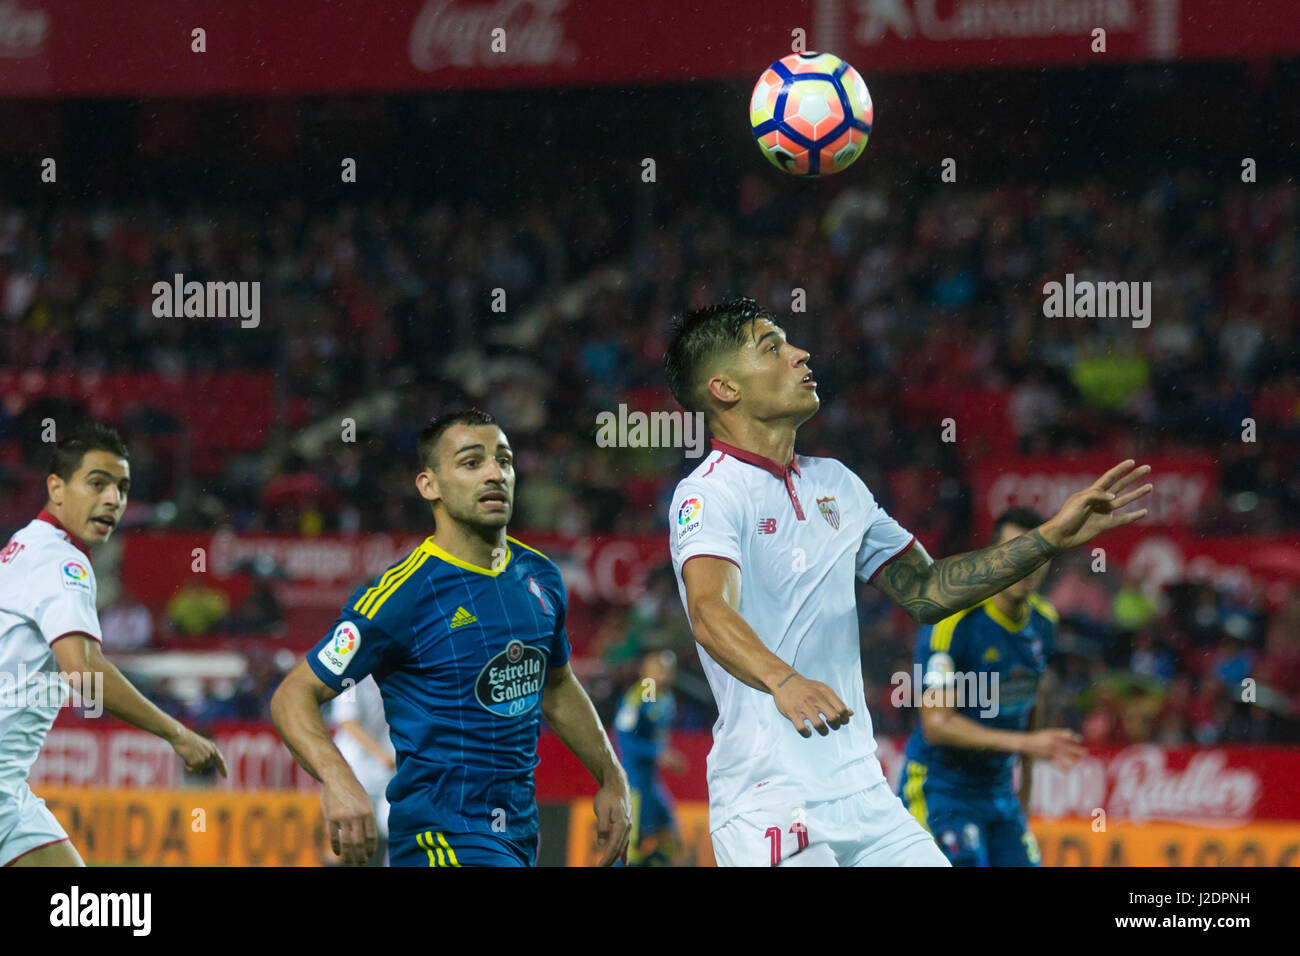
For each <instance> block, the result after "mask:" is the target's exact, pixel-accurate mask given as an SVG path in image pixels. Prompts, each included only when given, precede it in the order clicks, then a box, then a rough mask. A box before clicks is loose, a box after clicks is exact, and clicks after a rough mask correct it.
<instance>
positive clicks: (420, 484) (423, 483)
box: [415, 468, 442, 502]
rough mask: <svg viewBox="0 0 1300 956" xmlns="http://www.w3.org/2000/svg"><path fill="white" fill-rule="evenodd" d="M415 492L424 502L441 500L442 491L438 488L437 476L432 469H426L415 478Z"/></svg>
mask: <svg viewBox="0 0 1300 956" xmlns="http://www.w3.org/2000/svg"><path fill="white" fill-rule="evenodd" d="M415 490H416V491H418V492H419V493H420V497H421V498H423V499H424V500H425V501H430V502H433V501H441V500H442V489H441V488H439V487H438V474H437V472H435V471H434V470H433V469H432V468H426V469H424V471H422V472H420V473H419V474H418V475H416V476H415Z"/></svg>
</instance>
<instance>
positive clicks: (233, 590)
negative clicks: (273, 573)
mask: <svg viewBox="0 0 1300 956" xmlns="http://www.w3.org/2000/svg"><path fill="white" fill-rule="evenodd" d="M425 537H426V535H422V534H365V535H337V534H336V535H321V536H319V537H315V538H303V537H300V536H297V535H274V534H234V533H232V532H217V533H196V532H186V533H180V532H177V533H171V532H162V533H148V532H134V531H133V532H131V533H130V534H127V535H125V536H124V537H123V557H122V583H123V585H124V586H125V588H126V590H127V592H128V593H129V594H130V595H131V597H132V598H134V599H135V600H137V601H141V602H143V603H144V604H147V605H150V606H152V607H161V606H162V605H164V604H166V602H167V600H168V599H169V598H170V597H171V596H172V595H173V594H175V593H176V592H177V591H178V590H180V588H181V587H182V586H183V585H184V584H185V582H186V581H187V580H191V579H195V578H200V579H201V580H202V583H203V584H205V585H207V586H211V587H214V588H217V589H219V590H221V591H224V592H225V593H226V594H227V596H228V597H229V599H230V602H231V606H232V607H234V606H236V605H237V604H238V602H239V601H241V600H242V599H243V598H244V596H245V594H247V592H248V590H249V587H250V586H251V578H250V577H249V575H248V574H247V573H246V569H247V568H248V567H250V565H251V563H252V562H254V561H258V560H261V561H266V560H269V561H270V562H272V563H273V564H274V565H275V567H277V568H278V569H279V570H280V572H281V573H282V575H283V576H282V577H279V578H277V579H276V580H275V583H274V585H273V586H274V589H275V592H276V596H277V598H278V599H279V601H280V603H281V605H282V607H283V608H284V610H285V617H286V619H287V621H288V622H289V624H290V628H289V630H290V631H291V633H290V634H289V635H288V637H287V640H288V643H289V644H290V645H291V646H295V647H297V646H300V645H302V644H303V642H306V643H307V644H311V643H314V642H315V641H316V639H317V638H319V637H320V636H321V635H322V634H324V632H325V631H326V630H327V629H328V628H329V626H330V625H331V624H332V623H333V622H334V620H335V618H336V617H337V616H338V613H339V610H340V609H341V608H342V606H343V602H344V601H346V600H347V598H348V595H349V594H351V593H352V592H353V591H354V590H355V589H356V588H357V587H359V586H360V585H362V584H364V583H368V582H369V581H371V580H372V579H373V578H374V577H376V576H377V575H379V574H381V573H383V571H384V569H385V568H387V567H389V566H391V565H392V564H394V563H396V562H397V561H400V560H401V559H402V558H403V557H404V556H405V555H407V554H409V553H410V551H411V550H412V549H413V548H415V547H417V546H418V545H419V544H420V542H421V541H423V540H424V539H425ZM512 537H516V538H517V539H518V540H520V541H523V542H524V543H526V544H527V545H529V547H533V548H536V549H537V550H539V551H541V552H542V553H543V554H545V555H546V556H547V557H549V558H550V559H551V560H552V561H554V562H555V563H556V565H558V566H559V568H560V571H561V573H562V574H563V575H564V583H565V587H566V588H567V589H568V593H569V611H570V614H569V620H570V624H571V629H573V630H574V633H575V635H576V636H577V638H578V639H580V638H581V633H583V632H581V631H580V630H578V628H580V627H582V626H584V625H585V623H586V619H585V614H586V609H587V608H588V607H591V606H594V605H599V604H601V603H612V604H621V605H626V604H630V603H631V602H633V601H635V600H636V599H637V598H638V597H640V596H641V593H642V590H643V588H644V586H645V579H646V575H647V574H649V573H650V571H652V570H654V568H655V567H657V566H659V565H661V564H664V563H666V562H667V560H668V539H667V535H643V536H599V535H597V536H591V537H587V536H583V537H573V536H567V535H557V534H549V533H538V534H533V533H530V532H527V531H520V532H518V533H517V534H512ZM200 558H201V559H202V561H203V562H204V563H203V564H202V565H201V566H202V567H204V568H205V570H204V571H202V572H201V573H200V572H198V571H197V570H196V568H197V567H199V566H200V565H197V564H196V562H197V561H198V560H199V559H200ZM241 569H244V570H241Z"/></svg>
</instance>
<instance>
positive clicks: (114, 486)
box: [0, 423, 226, 866]
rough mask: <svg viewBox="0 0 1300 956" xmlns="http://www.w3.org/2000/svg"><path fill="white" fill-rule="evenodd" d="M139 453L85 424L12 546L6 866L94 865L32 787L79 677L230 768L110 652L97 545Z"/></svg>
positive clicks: (8, 556) (113, 708)
mask: <svg viewBox="0 0 1300 956" xmlns="http://www.w3.org/2000/svg"><path fill="white" fill-rule="evenodd" d="M129 458H130V455H129V453H128V451H127V448H126V445H125V444H124V443H123V441H122V439H121V437H120V436H119V435H118V434H117V432H116V431H114V430H113V429H111V428H108V427H106V426H104V425H100V424H95V423H89V424H86V425H82V426H81V427H79V428H77V429H74V430H73V431H72V432H71V433H70V434H69V435H68V437H67V438H66V439H64V440H63V441H62V442H60V443H58V445H56V447H55V450H54V454H53V456H52V457H51V459H50V465H49V469H48V471H47V473H46V477H45V495H46V499H45V507H44V509H42V511H41V513H40V514H38V515H37V516H36V518H35V519H34V520H33V521H32V522H31V523H30V524H28V525H27V526H26V527H24V528H21V529H19V530H18V531H17V532H15V534H14V536H13V537H12V538H10V539H9V543H8V544H6V545H5V546H4V548H3V549H0V688H3V689H2V690H0V865H4V866H9V865H14V866H82V865H84V864H83V863H82V860H81V856H80V854H78V853H77V850H76V848H75V847H73V845H72V843H71V842H70V841H69V840H68V834H67V833H66V832H65V831H64V829H63V827H62V826H60V825H59V822H58V820H56V819H55V818H54V815H53V814H52V813H50V811H49V809H48V808H47V807H46V806H45V801H44V800H41V799H40V798H39V797H37V796H35V795H33V794H32V791H31V788H30V787H28V785H27V775H28V772H29V771H30V770H31V766H32V764H33V763H34V762H35V761H36V756H37V754H38V753H40V749H41V745H42V744H43V743H44V742H45V735H46V733H48V731H49V729H50V725H51V724H53V723H54V718H55V717H56V716H58V711H59V707H60V706H62V705H63V704H64V703H66V702H67V700H68V697H67V683H68V681H69V679H71V681H72V682H73V686H74V687H75V686H77V685H80V686H79V687H78V691H79V693H80V694H81V695H82V699H83V701H85V700H87V699H90V700H92V701H93V702H94V703H95V704H98V703H100V702H101V701H96V700H94V698H96V697H102V706H103V709H104V710H106V711H108V712H109V713H110V714H112V715H113V716H115V717H120V718H121V719H122V720H125V721H126V722H127V723H129V724H133V725H134V726H136V727H139V728H140V729H141V730H147V731H149V733H151V734H155V735H156V736H158V737H162V738H163V739H164V740H166V741H167V742H168V743H169V744H171V745H172V747H173V748H174V749H175V750H176V753H177V754H178V755H179V756H180V757H181V759H182V760H184V761H185V766H186V768H187V769H189V770H196V771H197V770H203V769H206V768H207V767H209V766H212V765H214V764H215V765H216V766H217V768H218V769H219V770H220V771H221V773H222V774H223V775H224V774H225V772H226V766H225V761H224V760H223V759H222V757H221V753H220V751H219V750H218V749H217V746H216V744H214V743H213V742H212V741H210V740H208V739H207V738H205V737H200V736H199V735H198V734H196V733H194V732H193V731H191V730H189V729H187V728H186V727H185V726H184V725H182V724H181V723H180V722H179V721H177V720H176V719H174V718H172V717H169V716H167V715H166V714H165V713H163V712H162V711H161V710H159V709H158V708H157V707H155V706H154V705H153V704H152V703H150V702H149V701H148V700H147V699H146V698H145V697H144V696H143V695H142V694H141V693H140V692H139V691H138V690H136V689H135V687H134V686H133V685H132V684H131V682H130V681H128V680H127V679H126V678H125V677H123V676H122V673H121V671H119V670H118V669H117V668H116V667H114V666H113V665H112V664H110V663H109V662H108V661H107V660H106V659H105V658H104V654H103V652H102V651H101V650H100V643H101V638H102V634H101V631H100V628H99V615H98V613H96V610H95V594H96V583H95V571H94V567H93V566H92V564H91V561H90V549H91V548H93V547H95V546H96V545H100V544H103V543H104V542H105V541H107V540H108V539H109V537H110V536H111V535H112V534H113V529H114V528H116V527H117V524H118V522H119V521H121V519H122V512H123V511H125V510H126V496H127V492H128V491H129V490H130V487H131V470H130V464H129ZM65 675H66V676H65ZM87 685H89V686H87ZM101 688H102V691H101Z"/></svg>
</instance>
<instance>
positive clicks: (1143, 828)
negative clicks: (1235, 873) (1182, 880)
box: [1030, 820, 1300, 866]
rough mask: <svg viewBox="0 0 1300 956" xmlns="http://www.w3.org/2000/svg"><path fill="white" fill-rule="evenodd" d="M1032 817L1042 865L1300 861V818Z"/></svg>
mask: <svg viewBox="0 0 1300 956" xmlns="http://www.w3.org/2000/svg"><path fill="white" fill-rule="evenodd" d="M1099 825H1100V821H1098V822H1097V823H1094V822H1093V821H1092V820H1035V821H1033V823H1032V824H1031V825H1030V827H1031V829H1032V830H1033V831H1034V836H1035V837H1036V838H1037V840H1038V848H1039V850H1040V851H1041V852H1042V854H1043V865H1044V866H1300V821H1284V820H1278V821H1271V820H1270V821H1258V822H1255V823H1247V824H1243V825H1242V826H1238V827H1231V828H1225V827H1196V826H1189V825H1187V824H1182V823H1127V822H1124V821H1115V820H1110V821H1108V822H1107V823H1106V828H1105V829H1104V830H1101V829H1094V828H1095V827H1098V826H1099Z"/></svg>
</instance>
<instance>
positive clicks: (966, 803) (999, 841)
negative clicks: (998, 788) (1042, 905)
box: [898, 760, 1042, 866]
mask: <svg viewBox="0 0 1300 956" xmlns="http://www.w3.org/2000/svg"><path fill="white" fill-rule="evenodd" d="M898 795H899V797H901V798H902V800H903V805H904V806H905V807H907V809H908V810H909V811H910V812H911V814H912V816H914V817H916V819H917V820H918V821H920V823H921V825H922V826H923V827H925V828H926V829H927V830H929V831H930V833H931V834H932V835H933V836H934V840H935V842H936V843H938V844H939V849H941V850H942V851H943V853H944V855H945V856H946V857H948V861H949V862H950V863H951V864H952V865H953V866H1041V865H1042V858H1041V856H1040V854H1039V852H1038V842H1037V841H1036V840H1035V839H1034V835H1033V834H1032V833H1030V832H1029V822H1028V821H1027V820H1026V819H1025V815H1024V813H1023V812H1021V809H1020V802H1019V801H1018V800H1017V799H1016V797H1015V794H1013V793H1011V792H1010V791H1008V792H1007V793H1005V794H999V795H997V796H984V797H981V798H980V799H978V800H975V799H970V798H968V797H966V796H964V795H963V794H961V793H960V792H954V791H953V790H952V789H950V788H947V787H943V786H936V785H935V784H934V782H933V781H931V780H928V779H927V774H926V770H925V768H924V767H923V766H922V765H920V764H918V763H917V762H916V761H914V760H908V761H906V762H905V763H904V764H903V773H902V777H901V780H900V782H899V787H898Z"/></svg>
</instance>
